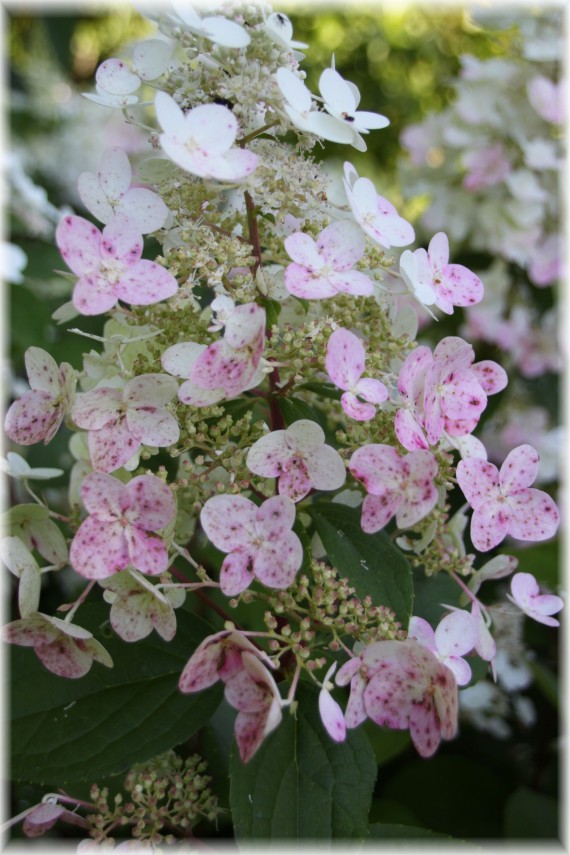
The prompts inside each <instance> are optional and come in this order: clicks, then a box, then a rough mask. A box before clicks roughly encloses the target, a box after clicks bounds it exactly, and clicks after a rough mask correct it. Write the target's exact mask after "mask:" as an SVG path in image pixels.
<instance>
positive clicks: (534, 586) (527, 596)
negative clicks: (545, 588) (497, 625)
mask: <svg viewBox="0 0 570 855" xmlns="http://www.w3.org/2000/svg"><path fill="white" fill-rule="evenodd" d="M511 593H512V597H511V596H509V595H507V596H509V599H510V600H512V602H514V603H515V604H516V605H517V606H518V607H519V608H520V609H522V611H523V612H525V614H527V615H528V616H529V617H531V618H533V620H536V621H538V623H542V624H544V625H545V626H560V622H559V621H558V620H556V618H553V617H550V615H552V614H556V612H559V611H560V610H561V609H562V608H563V606H564V600H563V599H562V598H561V597H557V596H556V595H554V594H540V589H539V587H538V582H537V581H536V579H535V578H534V576H533V575H532V574H531V573H516V574H515V575H514V576H513V578H512V580H511Z"/></svg>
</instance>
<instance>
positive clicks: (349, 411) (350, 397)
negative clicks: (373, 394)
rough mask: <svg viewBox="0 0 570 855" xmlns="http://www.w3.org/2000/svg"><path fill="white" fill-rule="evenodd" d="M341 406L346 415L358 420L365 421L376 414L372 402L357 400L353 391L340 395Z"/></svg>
mask: <svg viewBox="0 0 570 855" xmlns="http://www.w3.org/2000/svg"><path fill="white" fill-rule="evenodd" d="M340 403H341V406H342V408H343V410H344V412H345V413H346V415H347V416H348V417H349V418H351V419H355V421H358V422H367V421H369V420H370V419H373V418H374V416H375V415H376V407H375V406H374V404H366V403H364V402H363V401H359V400H358V398H357V397H356V395H355V394H354V392H343V393H342V395H341V396H340Z"/></svg>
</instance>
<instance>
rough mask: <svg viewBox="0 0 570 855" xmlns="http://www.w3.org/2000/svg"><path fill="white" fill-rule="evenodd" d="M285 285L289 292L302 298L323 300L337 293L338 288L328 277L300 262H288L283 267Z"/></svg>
mask: <svg viewBox="0 0 570 855" xmlns="http://www.w3.org/2000/svg"><path fill="white" fill-rule="evenodd" d="M285 287H286V288H287V290H288V291H289V293H290V294H292V295H293V296H294V297H300V298H301V299H302V300H325V299H326V298H327V297H334V296H335V295H336V294H338V288H336V287H335V285H333V284H332V282H331V281H330V280H329V279H328V278H325V277H323V276H319V275H318V274H316V273H313V272H312V271H311V270H309V269H308V268H306V267H302V266H301V265H300V264H289V265H288V266H287V267H286V268H285Z"/></svg>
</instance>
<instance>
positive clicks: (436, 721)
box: [336, 638, 458, 757]
mask: <svg viewBox="0 0 570 855" xmlns="http://www.w3.org/2000/svg"><path fill="white" fill-rule="evenodd" d="M336 683H337V685H339V686H345V685H347V684H348V683H350V698H349V701H348V705H347V708H346V712H345V720H346V726H347V727H349V728H353V727H357V726H358V725H359V724H361V723H362V722H363V721H364V720H365V719H366V718H367V717H368V718H370V719H372V721H373V722H375V723H376V724H378V725H379V726H380V727H388V728H390V729H392V730H407V729H408V728H409V730H410V735H411V737H412V742H413V743H414V745H415V747H416V749H417V751H418V753H419V754H420V755H421V756H422V757H430V756H431V755H432V754H433V753H434V752H435V751H436V750H437V747H438V746H439V743H440V740H441V738H442V737H443V738H444V739H452V738H453V736H454V735H455V733H456V730H457V712H458V699H457V684H456V682H455V679H454V676H453V673H452V672H451V671H450V670H449V668H447V667H446V666H445V665H443V664H442V663H441V662H440V661H439V660H438V659H437V657H436V656H434V654H433V653H432V652H431V650H429V649H427V648H426V647H424V646H422V645H421V644H419V643H418V642H417V641H415V640H414V639H411V638H409V639H406V640H405V641H378V642H374V643H373V644H369V645H368V646H367V647H366V648H365V649H364V650H363V651H362V653H361V654H360V656H358V657H354V658H352V659H349V660H348V662H346V663H345V664H344V665H343V666H342V668H341V669H340V671H339V672H338V674H337V677H336Z"/></svg>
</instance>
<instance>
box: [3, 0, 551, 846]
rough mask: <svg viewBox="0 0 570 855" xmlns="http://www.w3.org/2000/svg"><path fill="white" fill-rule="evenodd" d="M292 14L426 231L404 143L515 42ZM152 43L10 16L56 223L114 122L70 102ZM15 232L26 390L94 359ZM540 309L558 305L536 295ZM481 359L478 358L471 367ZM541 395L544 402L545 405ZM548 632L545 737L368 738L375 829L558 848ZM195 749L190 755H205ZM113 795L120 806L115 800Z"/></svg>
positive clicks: (17, 319) (36, 255)
mask: <svg viewBox="0 0 570 855" xmlns="http://www.w3.org/2000/svg"><path fill="white" fill-rule="evenodd" d="M307 5H308V4H307ZM285 11H288V12H289V13H290V15H291V17H292V19H293V21H294V25H295V38H297V39H299V40H300V41H306V42H307V43H309V44H310V45H311V48H310V51H308V52H307V62H306V63H305V66H306V67H308V66H309V64H310V68H309V70H308V79H307V83H308V85H309V87H310V88H311V89H312V90H313V91H315V90H316V89H317V82H318V77H319V75H320V73H321V71H322V69H323V68H325V67H327V66H328V65H329V64H330V61H331V54H334V58H335V63H336V68H337V70H339V71H340V72H341V74H342V75H343V77H345V78H347V79H349V80H352V81H353V82H354V83H356V84H357V86H358V87H359V88H360V90H361V93H362V108H363V109H366V110H371V111H377V112H380V113H382V114H384V115H386V116H388V117H389V118H390V121H391V124H390V127H389V128H387V129H386V130H383V131H381V132H379V133H375V134H371V135H369V136H368V137H367V142H368V152H367V153H366V155H362V154H359V153H358V152H352V151H351V155H350V157H351V159H352V162H353V163H354V165H355V167H356V169H357V171H358V172H359V173H360V174H361V175H362V174H364V175H367V176H368V177H370V178H372V179H373V180H374V181H375V183H376V185H377V187H378V188H379V192H381V193H382V194H383V195H385V196H387V197H388V198H390V199H391V201H392V202H394V203H395V204H396V205H398V206H400V207H401V208H402V213H403V215H404V216H406V217H408V218H411V219H414V218H417V216H418V215H419V214H420V213H421V210H422V206H423V202H422V200H421V199H419V200H418V199H416V200H412V201H406V202H404V199H403V197H402V195H401V193H400V191H399V187H398V181H397V177H396V167H397V160H398V158H399V157H400V156H401V147H400V144H399V135H400V133H401V131H402V130H403V128H404V127H405V126H407V125H409V124H411V123H414V122H418V121H420V120H421V119H422V118H423V117H425V116H426V115H427V114H428V113H429V112H432V111H438V110H441V109H442V108H443V107H444V106H446V104H447V103H449V100H450V97H451V87H450V81H451V80H452V78H453V77H454V76H456V74H457V72H458V70H459V57H460V56H461V54H463V53H471V54H474V55H475V56H477V57H479V58H485V57H491V56H496V57H500V56H502V55H503V54H504V52H505V50H506V49H507V47H508V46H509V44H510V40H511V39H512V38H513V33H512V31H510V30H506V31H501V32H500V33H497V32H492V33H490V34H489V33H487V32H486V31H485V30H483V29H482V28H481V27H480V26H478V25H477V24H476V23H474V22H473V20H472V19H471V18H470V17H469V15H468V14H467V13H466V12H465V11H464V10H463V9H462V8H461V7H460V6H448V7H443V8H440V9H436V8H435V7H434V8H432V7H430V6H429V5H422V6H420V7H412V6H410V7H401V6H400V5H399V4H393V3H389V4H387V5H386V6H383V5H382V4H380V3H376V4H373V5H369V6H368V7H365V6H362V7H360V6H358V8H357V7H355V6H354V5H352V6H351V8H350V9H349V8H348V7H342V6H339V7H332V8H329V7H326V6H320V5H318V6H315V7H313V8H311V11H310V13H308V14H307V12H306V9H303V10H301V9H295V8H293V9H286V10H285ZM148 32H149V25H148V22H145V21H143V20H142V19H141V18H140V17H139V16H138V15H137V14H136V13H135V12H132V11H130V10H129V9H128V8H127V6H126V5H125V6H123V5H121V6H117V7H116V8H112V9H110V10H108V11H107V12H105V13H104V14H99V13H97V14H84V13H83V10H81V9H80V8H79V4H78V8H77V10H76V14H71V13H70V10H69V9H67V10H66V13H65V14H55V13H54V14H51V13H47V12H41V11H40V12H39V13H38V14H30V13H26V12H25V11H24V10H22V11H21V12H20V11H16V9H15V7H12V9H11V10H10V11H9V13H8V16H7V27H6V34H5V37H6V39H7V42H8V45H7V53H8V58H9V76H8V81H7V83H8V85H9V87H10V91H11V95H10V114H9V117H8V122H9V126H10V133H11V144H12V146H13V147H15V148H17V147H18V145H20V144H22V145H26V146H30V147H31V148H32V150H34V148H35V149H36V150H37V152H38V158H37V171H36V173H35V174H32V176H31V177H32V178H34V179H35V180H36V181H37V183H38V184H39V185H41V186H44V187H45V188H46V189H47V192H48V198H49V200H50V202H51V203H52V204H53V205H55V206H56V207H60V206H65V205H72V206H73V205H77V199H76V198H75V199H74V198H71V197H70V192H71V191H70V187H71V186H72V185H73V183H74V182H75V180H76V178H77V175H78V174H79V172H80V171H83V170H85V169H92V168H94V167H96V165H97V163H98V160H99V157H100V154H101V152H102V150H103V148H104V143H103V141H101V140H98V139H93V140H92V143H93V147H92V150H87V149H86V148H85V144H84V141H83V138H81V137H80V136H79V135H78V137H77V140H78V142H77V146H76V148H75V149H74V135H75V134H78V130H77V126H76V123H77V121H78V120H80V117H81V116H82V115H86V114H87V113H89V114H90V115H91V116H92V117H93V119H94V124H93V125H92V128H96V126H97V121H98V119H99V116H101V117H102V118H104V119H107V118H108V116H107V115H105V116H103V115H102V114H103V113H106V111H105V108H100V107H98V106H96V105H93V104H88V103H87V102H85V101H82V103H81V104H80V105H78V101H77V97H76V94H75V93H77V92H78V91H82V90H83V91H88V90H91V89H92V87H93V77H94V73H95V70H96V68H97V66H98V64H99V63H100V62H101V61H103V60H104V59H106V58H108V57H111V56H116V55H117V52H118V51H120V49H121V46H123V45H124V44H125V42H128V41H130V40H136V39H137V38H141V37H143V36H144V35H146V34H147V33H148ZM322 153H323V155H325V154H326V156H327V157H330V158H333V159H335V158H336V159H338V161H339V162H341V163H342V160H344V159H345V158H346V150H343V149H342V148H341V147H340V146H334V145H332V144H327V145H326V149H323V150H322ZM78 210H79V208H78ZM8 225H9V231H10V233H11V239H12V240H13V241H14V242H15V243H17V244H19V245H21V246H22V248H23V249H24V250H25V252H26V254H27V256H28V266H27V268H26V271H25V278H24V281H23V282H22V283H20V284H15V285H12V286H11V296H10V309H11V313H10V323H9V325H8V330H9V337H10V357H11V359H12V364H13V371H14V373H15V374H16V375H19V376H25V375H24V373H23V370H22V369H23V354H24V351H25V350H26V348H27V347H29V346H30V345H35V346H38V347H42V348H45V349H47V350H49V351H50V353H52V354H53V356H54V357H55V359H56V360H57V361H58V362H59V361H61V360H64V359H65V360H67V361H69V362H71V363H72V364H74V365H79V364H80V357H81V354H82V353H83V352H85V350H86V349H87V348H86V343H85V340H84V339H81V338H79V337H78V336H73V335H71V334H69V333H67V332H65V331H64V330H62V328H61V327H54V325H53V322H52V321H51V314H52V312H53V311H54V310H55V309H56V308H57V307H58V305H59V304H60V303H61V301H62V280H61V278H60V277H59V276H57V275H56V274H54V273H53V271H54V270H57V269H61V267H62V262H61V259H60V257H59V253H58V252H57V250H56V249H55V247H54V245H53V241H52V235H50V234H49V233H46V234H41V233H38V234H35V235H34V234H31V233H30V231H29V229H28V228H26V226H25V225H24V224H23V223H22V222H21V221H20V220H19V219H18V217H17V216H13V217H12V218H11V220H10V222H9V223H8ZM455 260H459V259H455ZM465 263H468V262H467V261H466V262H465ZM63 287H65V283H63ZM537 299H539V300H540V299H543V300H546V299H549V297H548V296H547V295H546V294H545V292H540V293H539V295H538V297H537ZM82 326H83V328H84V329H87V330H89V331H91V332H93V333H97V332H98V331H99V330H100V326H101V321H100V319H99V318H93V319H83V320H82ZM442 334H448V333H447V332H446V333H442ZM488 355H489V354H486V353H485V354H481V353H478V358H485V357H487V356H488ZM490 355H491V356H492V355H493V354H490ZM536 385H537V389H536V390H535V391H540V389H539V388H538V386H539V384H536ZM549 388H550V392H549V393H548V395H547V401H548V403H549V406H550V407H553V408H554V409H555V407H556V399H555V397H554V399H553V398H552V388H553V385H552V384H551V385H550V387H549ZM554 388H555V384H554ZM553 401H554V403H553ZM66 443H67V438H66V436H65V433H64V432H60V434H59V435H58V437H57V438H56V440H54V442H52V443H51V444H50V446H49V449H48V450H46V449H45V448H44V447H43V446H42V447H33V448H31V449H30V450H29V455H28V460H29V462H30V463H31V464H32V465H49V466H58V465H61V464H65V463H66V461H67V460H68V452H67V447H66ZM62 483H63V481H62V480H61V479H60V481H55V482H54V488H57V487H58V485H60V484H62ZM509 551H510V552H512V550H509ZM517 554H518V555H519V557H520V560H521V565H520V568H519V569H523V570H526V571H528V572H533V573H535V574H536V575H537V577H538V578H539V579H540V580H541V581H543V582H544V581H546V582H548V584H549V585H550V586H551V587H553V588H554V586H555V585H556V571H557V566H558V562H557V554H556V548H555V546H554V545H553V544H547V545H545V546H542V545H539V546H533V547H531V548H528V549H526V550H519V552H518V553H517ZM430 581H431V582H432V583H433V586H437V585H439V586H440V588H441V596H440V597H439V599H438V598H436V597H434V594H433V587H431V588H430V598H431V599H432V600H433V601H434V602H445V601H446V596H448V593H449V591H448V588H447V586H446V584H445V582H446V580H445V579H443V578H441V579H439V578H438V579H433V580H430ZM421 596H422V592H421V588H420V590H419V592H418V597H420V598H421ZM55 601H57V597H54V602H55ZM543 630H544V628H543V627H541V626H539V625H538V624H535V623H533V622H530V621H527V622H526V626H525V633H526V634H527V635H528V641H529V643H530V646H531V647H532V648H533V649H535V650H536V651H537V652H538V655H537V658H536V660H535V662H534V665H533V666H532V667H533V670H534V671H535V674H534V676H535V684H534V686H533V687H531V689H529V692H528V694H529V697H530V698H531V699H532V702H533V703H534V705H535V707H536V711H537V721H538V722H540V724H539V725H530V726H528V727H525V726H524V725H522V724H521V723H520V722H518V721H516V720H515V721H514V723H513V724H512V735H511V736H510V737H509V738H506V739H501V740H499V739H496V738H494V737H493V736H491V735H489V734H488V733H483V732H480V731H478V730H477V729H475V728H474V727H470V726H469V725H467V724H464V725H462V728H461V736H460V738H459V739H458V740H455V741H453V742H451V743H449V744H445V745H444V746H442V748H441V750H440V752H439V753H438V755H437V756H436V757H435V758H433V759H431V760H429V761H425V760H422V759H421V758H419V757H417V756H416V755H415V753H414V751H413V750H412V749H411V747H410V743H409V736H408V735H407V734H406V733H399V732H389V731H381V730H379V729H378V728H374V727H370V728H367V732H368V736H369V738H370V739H371V741H372V742H373V745H374V749H375V753H376V759H377V762H378V764H379V766H380V767H381V768H380V772H379V775H378V782H377V787H376V793H375V799H374V802H373V807H372V814H371V822H390V823H402V824H404V825H407V826H415V827H417V829H418V835H421V834H422V833H423V832H422V831H421V829H430V830H431V831H432V832H434V833H436V834H437V833H439V835H452V836H453V837H456V838H460V839H468V838H502V837H505V838H509V839H513V838H527V839H532V838H534V839H537V838H540V839H546V838H550V839H552V838H555V837H557V836H558V831H557V828H558V801H557V799H558V750H557V748H558V744H557V739H558V736H557V734H558V706H557V704H558V692H557V686H556V676H555V669H556V661H557V639H556V634H555V633H554V632H553V631H552V630H548V631H543ZM222 718H223V714H220V715H217V717H216V716H215V717H214V719H213V721H212V723H211V724H210V725H209V726H208V727H207V728H206V730H205V732H204V733H203V734H202V736H201V737H200V745H199V750H200V752H201V753H202V754H203V756H204V757H205V758H206V759H207V760H208V762H209V772H210V774H212V775H213V777H214V780H215V782H216V787H217V792H218V794H219V796H220V799H221V803H222V805H226V806H227V799H228V787H227V758H226V757H224V756H223V751H220V745H222V746H223V745H224V743H223V742H222V743H220V742H219V741H218V740H219V737H220V734H224V733H225V732H226V729H225V726H224V722H223V720H222ZM227 732H228V733H229V728H228V729H227ZM226 741H227V739H226ZM226 747H227V746H226ZM187 748H188V750H196V748H197V745H196V740H193V744H192V745H191V746H187ZM98 783H100V784H101V783H103V782H98ZM107 783H109V785H110V787H111V792H113V788H114V786H115V784H114V783H113V782H112V781H111V782H107ZM53 784H54V786H56V785H57V782H53ZM43 792H44V790H41V791H39V790H38V789H37V788H36V787H34V786H32V785H29V784H27V783H26V782H18V783H17V784H16V785H15V788H14V793H13V804H12V808H13V813H16V812H18V811H20V810H22V809H24V808H25V807H26V806H27V805H28V804H33V803H34V801H35V800H37V797H38V795H40V796H41V794H42V793H43ZM87 792H88V788H87V786H86V785H85V784H80V785H78V787H76V788H74V794H75V795H78V796H81V795H82V794H83V795H85V796H86V795H87ZM18 833H19V832H16V834H18ZM58 833H60V832H58ZM204 834H205V835H208V834H218V835H219V836H222V837H223V836H228V835H231V828H230V826H229V823H228V822H227V821H226V820H224V819H222V820H221V821H220V822H219V824H218V830H217V832H216V830H215V829H210V830H209V831H208V830H206V831H205V832H204ZM426 834H427V832H426Z"/></svg>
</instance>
